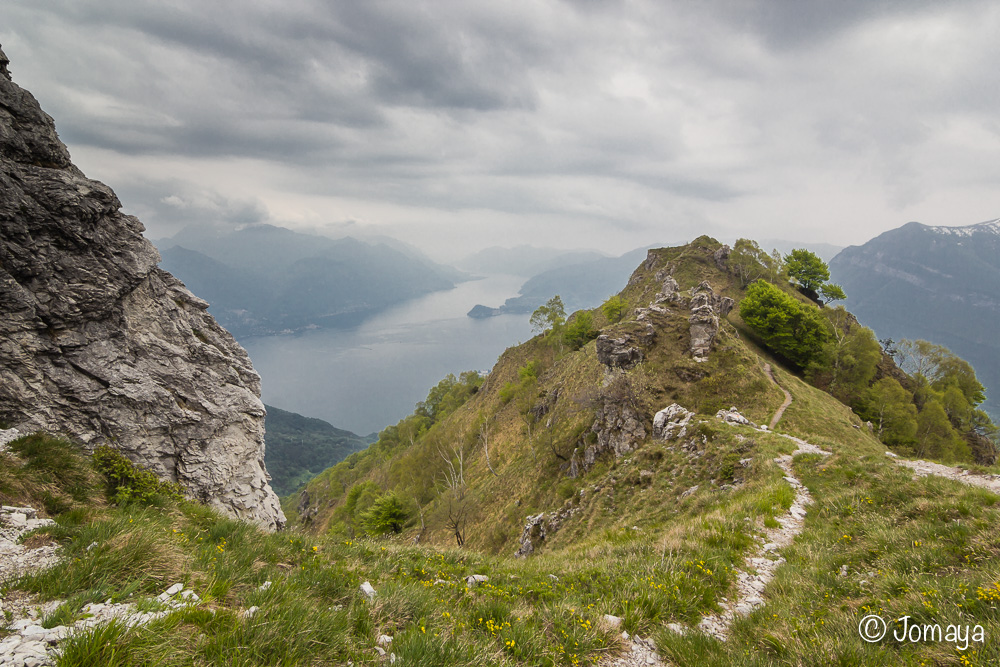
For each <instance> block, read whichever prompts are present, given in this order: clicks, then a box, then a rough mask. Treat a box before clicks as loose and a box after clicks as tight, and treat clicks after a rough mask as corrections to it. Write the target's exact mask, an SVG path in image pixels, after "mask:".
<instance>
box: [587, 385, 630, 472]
mask: <svg viewBox="0 0 1000 667" xmlns="http://www.w3.org/2000/svg"><path fill="white" fill-rule="evenodd" d="M591 430H592V431H593V432H594V433H596V434H597V443H596V444H593V445H591V446H589V447H587V450H586V451H585V452H584V454H583V463H584V467H585V468H590V466H592V465H594V461H596V460H597V457H598V456H599V455H600V454H602V453H603V452H607V451H611V452H614V454H615V457H616V458H617V457H620V456H621V455H623V454H627V453H628V452H631V451H632V450H633V449H635V448H636V446H637V445H638V444H639V443H640V442H642V441H643V440H645V438H646V428H645V427H644V426H643V425H642V416H641V415H640V414H639V413H638V412H637V411H636V410H635V408H633V407H632V405H631V404H630V403H629V402H627V401H622V400H617V399H614V398H605V400H604V403H603V405H602V406H601V407H600V408H598V409H597V414H596V416H595V419H594V424H593V426H592V427H591Z"/></svg>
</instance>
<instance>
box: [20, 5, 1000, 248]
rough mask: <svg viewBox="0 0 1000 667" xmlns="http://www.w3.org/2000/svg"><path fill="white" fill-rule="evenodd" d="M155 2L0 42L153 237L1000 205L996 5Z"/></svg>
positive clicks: (884, 215) (795, 230)
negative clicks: (207, 227)
mask: <svg viewBox="0 0 1000 667" xmlns="http://www.w3.org/2000/svg"><path fill="white" fill-rule="evenodd" d="M153 4H154V3H149V5H153ZM144 5H146V3H135V2H132V1H130V0H94V1H92V2H87V3H81V2H77V1H76V0H49V1H47V2H45V3H37V2H34V1H33V0H11V1H10V2H8V3H7V5H6V6H5V15H6V16H5V19H4V22H3V24H2V25H0V43H2V44H3V47H4V50H5V52H6V53H7V55H8V56H9V57H10V58H11V71H12V73H13V75H14V78H15V81H17V82H18V83H20V84H21V85H22V86H24V87H26V88H28V89H29V90H31V91H32V92H33V93H34V94H35V95H36V97H38V98H39V100H40V101H41V103H42V105H43V107H44V108H45V109H46V110H47V111H48V112H49V113H50V114H52V115H53V116H54V117H55V118H56V122H57V128H58V129H59V131H60V135H61V136H62V138H63V140H64V141H65V142H66V143H67V144H68V145H69V147H70V150H71V152H72V153H73V155H74V158H75V159H76V161H77V163H78V164H80V166H81V167H82V168H83V169H84V170H85V171H86V172H87V173H88V175H91V176H92V177H96V178H99V179H101V180H104V181H106V182H108V183H109V184H110V185H112V187H114V188H115V189H116V190H117V191H118V192H119V195H120V196H121V198H122V200H123V202H124V203H125V205H126V208H127V209H129V210H130V211H131V212H134V213H137V214H138V215H139V216H140V217H141V218H142V219H143V221H144V222H145V223H146V225H147V227H149V228H150V233H151V235H152V236H154V237H155V236H163V235H167V234H170V233H172V232H173V231H175V230H176V229H177V228H179V226H181V225H183V224H186V223H199V224H208V223H211V222H229V223H234V222H235V223H238V222H253V221H259V220H269V221H271V222H274V223H276V224H285V225H288V226H299V227H311V228H324V227H325V226H328V227H329V229H330V231H331V233H333V232H335V231H336V230H338V229H341V228H343V226H344V223H346V222H350V223H351V227H352V228H361V229H367V230H369V231H372V232H376V233H388V234H393V235H396V236H399V237H401V238H403V239H404V240H409V241H413V242H417V243H418V244H419V245H422V246H423V247H425V248H426V249H428V250H431V251H432V252H436V253H437V254H439V255H447V254H448V253H458V252H462V251H466V250H471V249H474V248H476V247H482V246H486V245H492V244H497V243H499V244H506V245H511V244H514V243H519V242H533V243H535V244H555V245H562V246H576V247H582V246H589V247H598V248H602V249H605V250H611V251H625V250H628V249H630V248H632V247H635V246H638V245H641V244H644V243H652V242H668V241H675V240H684V239H687V238H690V237H692V236H694V235H697V234H700V233H710V234H714V235H716V236H719V237H724V238H733V237H736V236H742V235H750V236H756V237H777V238H789V239H793V240H803V241H805V240H810V241H828V242H833V243H838V244H842V245H843V244H849V243H857V242H863V241H864V240H866V239H867V238H869V237H871V236H873V235H875V234H877V233H879V232H881V231H883V230H885V229H888V228H891V227H896V226H899V225H900V224H903V223H904V222H906V221H908V220H920V221H922V222H927V223H932V224H969V223H973V222H977V221H979V220H984V219H988V218H993V217H996V216H997V215H1000V190H998V189H997V188H996V187H995V184H996V183H997V181H998V177H1000V160H998V159H997V155H998V149H1000V122H998V121H997V120H996V114H995V109H996V108H997V106H998V102H1000V99H998V97H1000V87H998V86H996V84H995V74H994V70H995V63H996V62H998V61H1000V46H998V43H997V40H996V39H995V35H997V34H1000V30H998V29H1000V7H998V6H997V5H996V4H995V3H990V2H985V1H984V2H973V1H970V2H951V3H947V4H945V3H938V2H930V1H925V2H913V1H909V0H908V1H906V2H888V1H873V0H851V1H846V0H845V1H844V2H837V3H830V2H825V1H818V0H817V1H813V0H809V1H806V0H803V1H796V2H774V1H773V0H759V1H751V0H745V1H739V0H728V1H726V0H719V1H716V2H705V3H687V2H679V1H678V2H668V3H663V2H656V1H650V2H643V1H634V2H632V1H627V0H623V1H621V2H594V1H591V0H575V1H568V0H566V1H563V2H555V1H553V2H538V1H537V0H527V1H522V2H518V1H511V2H504V3H496V2H491V3H486V2H468V1H461V2H459V1H454V2H452V1H448V0H443V1H440V2H434V3H427V2H413V1H409V2H362V3H358V2H334V3H330V2H324V1H323V0H314V1H310V0H284V1H281V2H279V1H277V0H273V1H270V0H258V1H255V2H235V1H233V2H217V3H216V2H213V3H205V2H192V1H189V0H175V1H173V2H164V3H155V6H144Z"/></svg>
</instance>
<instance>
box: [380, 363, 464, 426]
mask: <svg viewBox="0 0 1000 667" xmlns="http://www.w3.org/2000/svg"><path fill="white" fill-rule="evenodd" d="M482 384H483V378H482V376H481V375H479V373H477V372H476V371H465V372H464V373H462V374H461V375H460V376H459V377H457V378H456V377H455V375H454V374H453V373H449V374H448V375H446V376H445V377H444V379H443V380H441V381H440V382H438V383H437V384H436V385H435V386H434V387H432V388H431V390H430V392H428V394H427V398H426V399H425V400H423V401H420V402H419V403H417V409H416V410H415V411H414V414H415V415H418V416H422V417H427V418H429V419H430V421H431V422H437V421H440V420H441V419H444V418H445V417H447V416H448V415H450V414H451V413H452V412H454V411H455V410H457V409H458V408H459V407H461V406H462V404H463V403H465V402H466V401H467V400H469V398H470V397H471V396H472V395H473V394H475V393H476V392H477V391H478V390H479V387H480V386H481V385H482ZM379 439H380V440H381V434H380V436H379Z"/></svg>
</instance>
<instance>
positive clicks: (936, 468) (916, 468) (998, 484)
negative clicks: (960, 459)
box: [885, 452, 1000, 493]
mask: <svg viewBox="0 0 1000 667" xmlns="http://www.w3.org/2000/svg"><path fill="white" fill-rule="evenodd" d="M885 455H886V456H888V457H890V458H892V459H894V460H895V461H896V464H897V465H900V466H903V467H906V468H910V469H911V470H913V474H915V475H916V476H917V477H926V476H927V475H938V476H939V477H947V478H948V479H953V480H955V481H956V482H962V483H963V484H968V485H969V486H978V487H981V488H983V489H988V490H990V491H993V492H994V493H1000V475H980V474H977V473H974V472H969V471H968V470H963V469H962V468H953V467H951V466H946V465H942V464H940V463H931V462H930V461H923V460H917V461H908V460H906V459H901V458H899V457H898V456H897V455H895V454H893V453H892V452H886V453H885Z"/></svg>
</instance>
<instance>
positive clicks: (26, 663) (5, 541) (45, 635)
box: [0, 505, 198, 667]
mask: <svg viewBox="0 0 1000 667" xmlns="http://www.w3.org/2000/svg"><path fill="white" fill-rule="evenodd" d="M11 517H15V518H14V519H13V521H11ZM11 523H13V524H14V525H11ZM51 523H53V521H52V520H51V519H39V518H37V511H36V510H35V509H34V508H31V507H9V506H6V505H5V506H3V507H0V582H4V581H9V580H10V579H13V578H14V577H17V576H19V575H21V574H24V573H27V572H31V571H34V570H40V569H44V568H47V567H52V566H54V565H56V564H57V563H58V561H59V557H60V556H59V553H58V549H57V547H55V546H42V547H38V548H35V549H29V548H27V547H25V546H24V545H23V544H18V543H17V542H18V540H19V539H20V538H21V536H22V535H24V534H25V533H26V532H28V531H30V530H33V529H35V528H38V527H40V526H45V525H48V524H51ZM178 594H179V595H178ZM185 594H186V595H185ZM175 595H178V597H179V598H181V599H172V596H175ZM157 600H159V601H161V603H165V606H166V607H167V609H163V610H161V611H155V612H140V611H138V610H137V609H136V606H135V605H134V604H132V603H119V604H112V603H111V601H110V600H108V601H107V602H104V603H91V604H88V605H86V606H84V608H83V609H82V612H83V613H84V614H86V615H87V616H88V617H87V618H84V619H81V620H79V621H77V622H76V623H74V624H73V625H72V626H64V625H59V626H56V627H54V628H43V627H42V626H41V624H42V621H43V619H44V618H45V617H46V616H47V615H49V614H51V613H52V612H53V611H55V610H56V609H57V608H58V607H59V605H61V604H62V603H63V601H62V600H52V601H50V602H45V603H42V604H37V603H34V602H33V601H32V600H30V599H28V598H25V597H20V596H16V595H10V594H8V596H7V598H0V612H2V613H3V614H4V615H8V614H9V615H10V621H9V623H8V624H7V630H8V631H9V632H11V634H10V635H8V636H7V637H4V639H3V640H2V641H0V665H2V666H3V667H8V666H11V667H44V666H48V665H53V664H54V663H55V661H56V659H57V658H58V654H59V647H58V645H59V642H60V641H62V640H63V639H65V638H66V637H68V636H70V635H71V634H72V633H74V632H78V631H81V630H87V629H89V628H92V627H94V626H96V625H99V624H101V623H107V622H108V621H110V620H112V619H119V620H120V621H122V622H123V623H125V624H127V625H129V626H132V625H142V624H145V623H149V622H150V621H152V620H154V619H157V618H160V617H162V616H165V615H166V614H169V613H170V612H171V611H173V610H174V609H178V608H181V607H185V606H188V605H191V604H196V603H197V602H198V596H197V595H196V594H195V593H194V591H191V590H184V587H183V585H182V584H175V585H173V586H171V587H170V588H169V589H167V590H166V591H164V592H163V593H161V594H160V595H159V596H158V598H157Z"/></svg>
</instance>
